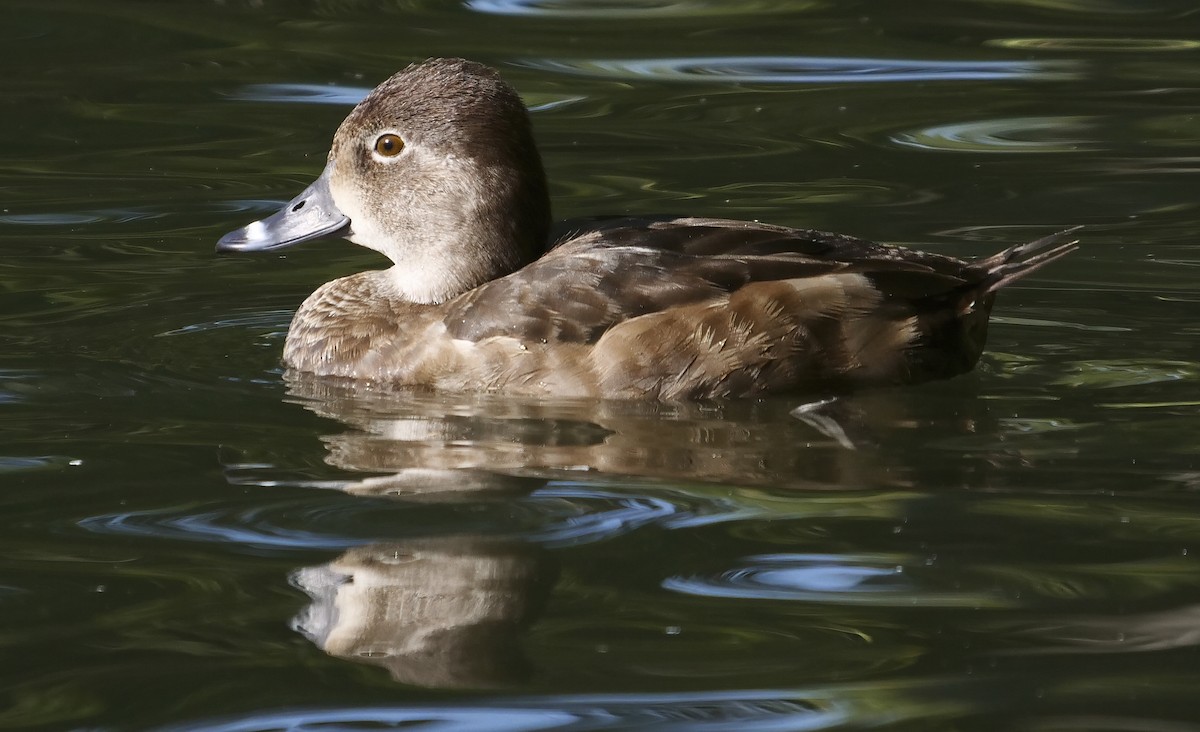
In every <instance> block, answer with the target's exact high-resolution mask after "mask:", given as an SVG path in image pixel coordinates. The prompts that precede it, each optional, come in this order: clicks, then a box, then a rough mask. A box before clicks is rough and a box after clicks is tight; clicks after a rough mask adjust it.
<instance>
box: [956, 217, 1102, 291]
mask: <svg viewBox="0 0 1200 732" xmlns="http://www.w3.org/2000/svg"><path fill="white" fill-rule="evenodd" d="M1082 228H1083V227H1082V226H1072V227H1071V228H1069V229H1063V230H1062V231H1059V232H1057V233H1054V234H1051V235H1050V236H1045V237H1042V238H1041V239H1038V240H1036V241H1031V242H1029V243H1027V244H1018V245H1016V246H1015V247H1009V248H1008V249H1005V250H1004V251H1002V252H998V253H996V254H993V255H992V256H990V257H987V258H986V259H980V260H978V261H976V262H972V263H971V269H974V270H976V271H977V272H979V273H980V275H981V276H980V279H979V282H978V284H977V285H976V287H975V291H976V292H977V293H983V294H988V293H992V292H995V291H996V290H999V289H1000V288H1001V287H1004V286H1005V285H1007V284H1009V283H1011V282H1015V281H1017V280H1019V279H1021V278H1022V277H1024V276H1025V275H1027V274H1030V273H1032V272H1036V271H1037V270H1039V269H1041V268H1042V267H1044V266H1045V265H1047V264H1049V263H1050V262H1053V261H1054V260H1056V259H1058V258H1060V257H1065V256H1066V255H1068V254H1070V253H1071V252H1073V251H1075V250H1076V249H1078V248H1079V240H1078V239H1070V240H1066V238H1067V237H1068V236H1070V235H1071V234H1074V233H1075V232H1076V231H1079V230H1080V229H1082Z"/></svg>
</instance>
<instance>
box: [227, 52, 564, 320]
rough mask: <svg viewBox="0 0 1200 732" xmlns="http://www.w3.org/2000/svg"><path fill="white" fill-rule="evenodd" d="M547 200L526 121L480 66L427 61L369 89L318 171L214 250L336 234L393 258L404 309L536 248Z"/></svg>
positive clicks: (504, 270)
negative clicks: (283, 202)
mask: <svg viewBox="0 0 1200 732" xmlns="http://www.w3.org/2000/svg"><path fill="white" fill-rule="evenodd" d="M549 228H550V202H549V194H548V191H547V187H546V176H545V173H544V172H543V169H542V161H541V158H540V157H539V155H538V152H537V148H536V147H535V145H534V141H533V131H532V128H531V125H530V122H529V115H528V113H527V112H526V110H525V106H524V104H522V102H521V99H520V97H519V96H518V95H517V93H516V91H515V90H514V89H513V88H512V87H511V86H509V85H508V84H507V83H506V82H505V81H504V80H503V79H501V78H500V76H499V75H498V74H497V73H496V72H495V71H493V70H492V69H489V68H488V67H486V66H483V65H481V64H477V63H473V62H470V61H464V60H462V59H431V60H429V61H425V62H424V63H420V64H414V65H412V66H409V67H408V68H406V69H404V70H403V71H401V72H399V73H398V74H396V75H395V76H392V77H391V78H390V79H388V80H387V81H385V82H383V83H382V84H380V85H379V86H378V87H376V88H375V90H374V91H372V92H371V93H370V94H369V95H368V96H367V97H366V98H365V99H363V100H362V102H360V103H359V104H358V106H356V107H355V108H354V110H353V111H352V112H350V115H349V116H348V117H346V119H345V121H344V122H342V124H341V126H339V127H338V129H337V132H336V133H335V134H334V138H333V145H332V146H331V148H330V150H329V158H328V161H327V163H326V165H325V170H324V172H322V173H321V175H320V176H319V177H318V178H317V180H316V181H315V182H314V183H313V184H312V185H310V186H309V187H308V188H306V189H305V190H304V191H303V192H302V193H301V194H300V195H299V196H297V197H296V198H294V199H292V200H291V201H289V202H288V203H287V205H285V206H284V207H283V208H282V209H280V210H279V211H278V212H277V213H275V214H273V215H271V216H269V217H267V218H265V219H262V220H261V221H255V222H253V223H251V224H249V225H247V226H245V227H243V228H241V229H238V230H236V231H232V232H230V233H228V234H226V235H225V236H223V237H222V238H221V240H220V241H219V242H218V243H217V251H219V252H248V251H268V250H273V249H281V248H283V247H288V246H292V245H293V244H299V243H300V242H303V241H309V240H312V239H320V238H327V237H344V238H346V239H349V240H350V241H352V242H354V243H355V244H359V245H361V246H365V247H368V248H370V249H374V250H376V251H379V252H381V253H383V254H384V255H386V256H387V257H388V258H389V259H391V260H392V262H393V266H392V268H391V269H389V270H387V281H388V282H389V283H390V286H391V287H392V289H393V294H394V295H395V296H396V297H398V298H400V299H403V300H406V301H410V302H424V303H434V302H442V301H444V300H447V299H449V298H451V297H454V296H455V295H458V294H461V293H463V292H466V291H467V290H470V289H472V288H474V287H477V286H478V285H480V284H482V283H484V282H487V281H489V280H492V279H495V278H497V277H501V276H503V275H506V274H509V273H510V272H513V271H515V270H517V269H519V268H521V267H522V266H524V265H525V264H528V263H529V262H531V261H533V260H534V259H536V258H537V257H538V256H539V255H540V254H541V253H542V251H543V250H544V248H545V245H546V238H547V236H548V233H549Z"/></svg>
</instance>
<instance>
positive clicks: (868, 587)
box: [662, 554, 1002, 607]
mask: <svg viewBox="0 0 1200 732" xmlns="http://www.w3.org/2000/svg"><path fill="white" fill-rule="evenodd" d="M662 586H663V587H664V588H665V589H668V590H674V591H676V592H681V593H684V594H687V595H701V596H705V597H723V598H737V599H756V600H803V601H819V602H837V603H844V604H860V605H905V606H910V605H921V606H933V607H961V606H968V607H979V606H987V607H995V606H997V605H998V603H1002V600H1001V599H1000V598H998V597H996V596H995V595H992V594H987V593H982V592H977V593H972V592H938V591H937V590H933V589H931V588H928V587H922V586H920V585H919V584H918V583H917V582H915V581H914V580H912V579H910V578H909V576H908V574H907V567H906V565H905V564H904V563H902V561H899V560H898V559H897V558H896V557H885V556H863V555H858V556H855V555H834V554H762V555H757V556H751V557H747V558H746V566H744V567H739V568H736V569H730V570H727V571H724V572H721V573H719V574H716V575H714V576H707V577H706V576H691V577H670V578H668V579H666V580H664V581H663V583H662Z"/></svg>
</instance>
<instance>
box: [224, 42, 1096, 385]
mask: <svg viewBox="0 0 1200 732" xmlns="http://www.w3.org/2000/svg"><path fill="white" fill-rule="evenodd" d="M564 231H565V233H562V234H552V233H551V232H552V219H551V210H550V195H549V188H548V185H547V180H546V174H545V171H544V168H543V165H542V159H541V157H540V154H539V152H538V149H537V146H536V144H535V141H534V135H533V127H532V124H531V121H530V116H529V112H528V110H527V109H526V107H525V105H524V104H523V102H522V101H521V98H520V96H519V95H518V93H517V91H516V90H515V89H514V88H513V87H512V86H511V85H510V84H509V83H508V82H506V81H505V80H504V79H503V78H501V76H500V74H499V73H498V72H497V71H496V70H495V69H492V68H490V67H488V66H486V65H484V64H481V63H477V62H473V61H469V60H464V59H460V58H434V59H429V60H426V61H423V62H418V63H414V64H412V65H410V66H408V67H407V68H405V69H403V70H401V71H400V72H398V73H396V74H395V75H393V76H392V77H390V78H389V79H387V80H386V81H384V82H383V83H381V84H380V85H379V86H378V87H376V88H375V89H374V90H373V91H371V92H370V94H368V95H367V96H366V97H365V98H364V99H363V100H362V101H361V102H360V103H359V104H358V105H357V106H355V107H354V109H353V110H352V111H351V112H350V114H349V115H348V116H347V117H346V119H345V121H343V122H342V123H341V125H340V126H339V127H338V128H337V130H336V132H335V134H334V136H333V142H332V145H331V147H330V150H329V155H328V159H327V162H326V165H325V168H324V171H323V172H322V173H321V174H320V175H319V176H318V177H317V179H316V180H315V181H314V182H313V183H312V185H310V186H309V187H308V188H306V189H305V190H304V191H303V192H301V193H300V195H298V196H296V197H295V198H294V199H292V200H291V201H289V202H288V203H287V204H286V205H284V206H283V207H282V208H281V209H280V210H279V211H278V212H276V213H274V214H272V215H270V216H268V217H266V218H264V219H262V220H259V221H255V222H253V223H250V224H248V225H246V226H244V227H242V228H240V229H237V230H235V231H231V232H229V233H228V234H226V235H225V236H223V237H221V239H220V240H219V242H218V243H217V251H218V252H224V253H230V252H264V251H275V250H278V249H282V248H284V247H290V246H293V245H296V244H299V243H301V242H305V241H310V240H315V239H322V238H339V237H340V238H344V239H347V240H349V241H350V242H352V243H354V244H358V245H360V246H364V247H367V248H369V249H373V250H375V251H377V252H379V253H381V254H383V255H384V256H385V257H387V258H388V259H389V260H391V262H392V266H391V267H388V268H386V269H381V270H372V271H366V272H360V273H357V274H353V275H350V276H347V277H341V278H339V279H335V280H333V281H330V282H328V283H326V284H324V285H322V286H321V287H319V288H318V289H317V290H316V291H315V292H313V293H312V294H311V295H310V296H309V297H308V298H307V299H306V300H305V301H304V302H303V304H302V305H300V307H299V309H298V310H297V311H296V313H295V315H294V317H293V318H292V321H291V325H290V326H289V329H288V334H287V339H286V341H285V344H284V349H283V362H284V365H285V366H286V367H287V368H288V369H290V370H294V371H295V372H299V373H304V374H306V375H311V376H316V377H330V378H340V379H350V380H354V381H356V382H364V383H367V384H378V385H381V386H389V387H412V388H423V389H432V390H439V391H450V392H480V391H486V392H497V393H501V394H511V395H518V396H524V397H563V398H601V399H657V400H666V401H671V400H695V399H714V398H725V397H750V396H758V395H766V394H772V393H782V392H802V391H805V390H810V391H824V392H836V391H841V390H847V389H856V388H860V387H871V386H881V385H898V384H914V383H919V382H924V381H928V380H932V379H944V378H949V377H952V376H956V375H958V374H962V373H964V372H966V371H969V370H971V369H972V368H974V366H975V364H976V362H977V361H978V360H979V357H980V354H981V353H982V351H983V348H984V344H985V341H986V337H987V327H988V319H989V316H990V313H991V309H992V305H993V302H994V300H995V296H996V292H997V291H998V290H1000V289H1001V288H1003V287H1005V286H1007V285H1009V284H1011V283H1013V282H1015V281H1017V280H1019V279H1021V278H1023V277H1026V276H1027V275H1029V274H1031V273H1033V272H1035V271H1037V270H1038V269H1040V268H1041V267H1043V266H1044V265H1046V264H1049V263H1050V262H1053V261H1055V260H1057V259H1059V258H1061V257H1063V256H1065V255H1067V254H1068V253H1070V252H1072V251H1074V250H1075V249H1076V248H1077V243H1078V242H1077V241H1076V240H1074V239H1071V238H1069V236H1068V235H1069V234H1070V233H1071V232H1073V231H1075V229H1068V230H1066V231H1060V232H1058V233H1055V234H1052V235H1050V236H1047V237H1044V238H1041V239H1038V240H1036V241H1033V242H1029V243H1023V244H1018V245H1016V246H1012V247H1010V248H1007V249H1004V250H1003V251H1000V252H998V253H996V254H993V255H991V256H987V257H983V258H979V259H975V260H973V261H963V260H961V259H957V258H954V257H949V256H944V255H939V254H934V253H929V252H923V251H919V250H916V249H912V248H905V247H901V246H895V245H888V244H879V243H874V242H870V241H866V240H863V239H858V238H855V237H852V236H846V235H842V234H835V233H829V232H823V231H815V230H809V229H798V228H789V227H784V226H775V225H771V224H766V223H759V222H757V221H739V220H729V219H722V218H703V217H672V216H654V217H629V216H607V217H602V216H598V217H595V218H592V219H588V220H584V221H582V222H571V223H569V224H568V225H567V226H566V228H565V230H564Z"/></svg>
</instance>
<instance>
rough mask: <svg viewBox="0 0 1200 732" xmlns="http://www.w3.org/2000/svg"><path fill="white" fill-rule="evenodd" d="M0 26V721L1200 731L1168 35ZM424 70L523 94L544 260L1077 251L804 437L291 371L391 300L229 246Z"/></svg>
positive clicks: (1152, 16)
mask: <svg viewBox="0 0 1200 732" xmlns="http://www.w3.org/2000/svg"><path fill="white" fill-rule="evenodd" d="M2 15H3V18H4V20H3V22H2V23H0V40H2V41H3V43H4V46H5V48H6V49H7V54H6V56H7V58H8V65H7V67H6V68H7V70H8V73H6V74H5V75H4V77H3V79H2V80H0V89H2V91H3V94H0V97H2V98H3V99H4V100H5V101H6V104H5V105H4V108H5V114H4V115H2V116H0V129H2V131H3V134H0V169H2V170H3V181H4V185H3V196H2V198H0V246H2V247H3V251H4V252H5V256H4V257H2V258H0V302H2V303H3V305H2V307H0V313H2V314H0V321H2V323H3V326H2V327H0V342H2V343H3V348H2V349H0V478H2V479H3V485H4V486H5V488H6V490H5V491H4V492H3V494H2V495H0V501H2V502H3V507H2V508H0V521H2V522H3V524H2V525H3V531H2V536H3V542H4V545H5V549H4V551H3V553H2V556H3V560H0V566H2V567H3V570H2V572H0V618H2V619H3V622H2V623H0V627H3V628H5V629H6V630H5V631H4V633H3V634H2V636H3V639H2V642H3V645H4V648H5V650H6V653H4V654H3V655H0V658H2V659H4V661H2V662H0V677H2V678H3V680H4V683H3V689H4V699H5V701H6V704H5V705H4V706H3V707H0V709H2V711H0V725H2V726H4V727H6V728H10V729H30V730H33V729H48V730H62V729H78V730H134V729H147V730H148V729H155V730H310V729H381V728H421V729H425V728H428V729H438V730H600V729H614V730H615V729H621V730H626V729H644V730H670V731H674V730H693V729H695V730H709V731H716V730H810V729H860V728H864V727H881V728H885V729H898V730H899V729H914V730H915V729H920V730H943V729H944V730H954V729H964V728H970V729H995V730H1008V729H1036V730H1068V729H1070V730H1078V729H1094V730H1151V729H1153V730H1185V729H1195V728H1197V727H1200V705H1198V704H1197V702H1196V701H1195V698H1196V697H1195V689H1196V687H1197V685H1198V684H1200V677H1198V676H1197V672H1196V670H1195V669H1196V668H1197V667H1198V664H1197V661H1198V660H1200V658H1198V654H1197V643H1198V639H1200V634H1198V632H1197V628H1198V627H1200V569H1198V568H1197V566H1196V561H1197V559H1196V557H1197V552H1200V506H1198V505H1197V502H1196V500H1195V495H1196V491H1197V489H1200V463H1198V461H1197V452H1198V450H1197V444H1200V388H1197V383H1198V376H1200V350H1198V349H1197V345H1196V344H1197V342H1198V338H1200V325H1197V323H1200V296H1198V295H1197V284H1196V283H1197V278H1198V276H1200V269H1198V267H1200V247H1198V245H1197V243H1196V242H1197V234H1198V231H1200V224H1198V223H1197V222H1198V221H1200V214H1198V211H1197V203H1196V201H1197V198H1198V194H1200V183H1198V181H1200V177H1198V176H1200V163H1198V161H1200V143H1198V142H1197V141H1198V140H1200V118H1198V117H1197V109H1198V108H1200V96H1198V94H1197V88H1198V87H1200V84H1198V82H1200V72H1198V71H1197V69H1198V68H1200V67H1198V66H1197V64H1196V58H1197V57H1196V53H1197V50H1198V49H1200V15H1198V14H1197V13H1196V12H1195V8H1194V7H1193V6H1192V5H1190V4H1188V3H1182V2H1170V1H1167V0H1156V1H1151V2H1131V1H1129V0H1078V1H1074V2H1037V1H1035V0H1023V1H1017V0H1011V1H999V0H998V1H996V2H965V1H963V2H949V1H934V0H924V1H922V2H917V3H906V4H895V3H877V2H865V1H864V2H848V3H826V2H811V1H810V2H803V1H799V2H784V1H783V0H779V1H768V0H762V1H759V2H746V3H736V4H731V3H723V2H722V3H718V2H707V1H705V0H689V1H685V2H667V1H665V0H661V1H655V0H646V1H645V2H640V1H639V2H628V3H625V2H621V3H617V2H594V1H584V2H569V1H567V0H535V1H530V0H508V1H496V2H492V1H488V2H483V1H479V2H464V3H440V2H424V1H421V0H416V1H414V2H379V1H371V0H348V1H345V2H318V1H316V0H312V1H310V2H285V1H283V0H256V1H254V2H251V1H250V0H244V1H237V0H228V1H226V2H207V3H206V2H196V3H158V2H149V1H142V0H118V1H117V2H106V3H94V2H83V1H82V0H74V1H72V0H55V1H52V2H25V1H22V0H18V1H16V2H10V3H8V4H6V6H5V9H4V11H3V13H2ZM452 54H453V55H464V56H469V57H471V58H475V59H478V60H481V61H484V62H487V63H490V64H492V65H495V66H497V67H498V68H500V69H501V70H502V72H503V73H504V74H505V76H506V77H507V78H509V79H510V80H511V81H512V82H513V83H514V84H515V85H516V86H517V87H518V89H519V90H520V91H521V93H522V94H523V96H524V97H525V99H526V101H527V102H528V103H529V105H530V106H531V108H532V109H533V117H534V123H535V126H536V128H537V133H538V136H539V141H540V143H541V145H542V149H543V152H544V154H545V157H546V165H547V169H548V172H549V174H550V176H551V178H552V187H553V193H554V196H555V201H554V203H555V208H556V213H557V215H558V216H560V217H562V218H568V217H572V216H585V215H592V214H599V213H635V214H638V213H679V214H696V215H718V216H727V217H740V218H755V219H760V220H767V221H771V222H775V223H780V224H786V225H795V226H806V227H814V228H824V229H831V230H838V231H844V232H846V233H851V234H855V235H858V236H863V237H867V238H873V239H879V240H884V241H888V242H894V243H900V244H905V245H913V246H920V247H923V248H928V249H932V250H936V251H940V252H944V253H949V254H954V255H958V256H964V257H970V256H976V255H982V254H989V253H991V252H993V251H995V250H997V249H999V248H1001V247H1003V246H1006V245H1009V244H1012V243H1015V242H1017V241H1020V240H1025V239H1030V238H1033V237H1036V236H1040V235H1043V234H1045V233H1048V232H1050V231H1054V230H1057V229H1062V228H1065V227H1067V226H1072V225H1077V224H1083V225H1085V227H1086V228H1085V229H1084V231H1083V232H1082V234H1081V237H1082V239H1083V246H1082V249H1081V250H1080V251H1079V252H1077V253H1076V254H1074V255H1072V257H1071V258H1070V259H1069V260H1067V261H1064V262H1062V263H1059V264H1056V265H1055V266H1053V267H1050V268H1047V269H1046V270H1044V271H1042V272H1039V273H1038V275H1037V276H1036V277H1033V278H1030V279H1028V280H1024V281H1022V282H1021V283H1020V285H1018V286H1016V287H1013V288H1011V289H1010V290H1006V291H1005V292H1004V293H1003V295H1002V296H1001V298H1000V300H999V304H998V307H997V315H996V318H995V319H994V325H993V327H992V330H991V337H990V350H989V353H988V354H987V355H986V356H985V357H984V360H983V362H982V363H981V365H980V367H979V368H978V369H977V370H976V371H975V372H974V373H972V374H970V375H966V376H963V377H961V378H958V379H955V380H952V381H949V382H943V383H936V384H927V385H923V386H920V387H914V388H908V389H893V390H881V391H874V392H870V393H864V394H858V395H854V396H851V397H847V398H845V399H842V400H840V401H839V402H837V403H835V404H833V405H831V406H829V407H826V408H823V409H822V410H821V411H820V412H819V413H818V415H817V416H819V417H820V419H811V418H810V419H808V420H801V419H797V418H796V416H794V410H795V408H796V407H797V406H799V405H800V404H801V403H802V402H804V401H805V399H804V398H802V397H773V398H769V399H761V400H743V401H732V402H722V403H705V404H688V405H657V404H619V403H615V404H614V403H591V402H578V401H553V400H549V401H514V400H510V399H504V398H501V397H497V396H444V395H442V396H439V395H430V394H411V393H407V394H406V393H387V392H380V391H379V390H377V389H376V390H366V389H362V388H354V387H352V386H348V385H337V384H328V383H322V382H319V381H313V380H308V379H300V378H292V377H288V376H286V375H285V374H284V373H283V371H282V369H281V368H280V364H279V353H280V350H281V348H282V344H283V337H284V333H285V332H286V328H287V324H288V322H289V319H290V317H291V313H292V312H293V311H294V309H295V308H296V307H297V305H298V304H299V303H300V302H301V301H302V299H303V298H304V297H305V296H306V295H307V294H308V293H309V292H311V291H312V290H313V289H314V288H315V287H316V286H317V285H319V284H320V283H322V282H324V281H326V280H328V279H332V278H333V277H336V276H341V275H345V274H349V273H351V272H354V271H358V270H361V269H365V268H369V267H378V266H381V262H380V261H379V259H378V258H377V256H376V255H374V254H373V253H371V252H368V251H366V250H361V249H357V248H355V247H353V246H351V245H349V244H347V243H345V242H324V243H317V244H312V245H310V246H307V247H305V248H301V249H296V250H288V251H287V252H285V253H281V254H279V255H270V256H261V257H216V256H215V255H214V254H213V251H212V248H213V244H214V242H215V240H216V238H217V237H218V236H219V235H220V234H222V233H224V232H225V231H227V230H229V229H231V228H234V227H236V226H239V225H241V224H243V223H245V222H246V221H249V220H251V219H253V218H257V217H259V216H261V215H263V214H265V213H267V212H269V211H272V210H273V209H274V208H275V207H277V206H278V205H279V204H280V203H281V202H282V201H285V200H287V199H289V198H290V197H291V196H292V195H294V194H295V193H296V192H298V191H299V190H300V189H301V188H302V187H303V186H304V185H305V184H306V183H307V182H308V181H309V180H311V179H312V178H313V177H314V176H315V175H316V174H317V173H318V172H319V171H320V169H321V167H322V164H323V160H324V155H325V151H326V150H327V147H328V142H329V137H330V135H331V133H332V130H333V129H334V127H335V126H336V124H337V123H338V122H339V121H340V119H341V118H342V116H343V115H344V114H345V113H346V111H348V109H349V107H350V106H351V105H352V104H353V103H354V102H355V101H356V100H357V99H358V98H360V97H361V96H362V95H364V94H365V93H366V92H367V91H368V90H369V89H370V88H371V87H372V86H373V85H374V84H376V83H377V82H378V81H380V80H382V79H383V78H385V77H387V76H388V75H389V74H391V73H393V72H394V71H396V70H397V69H399V68H401V67H402V66H403V65H405V64H407V63H409V62H410V61H413V60H418V59H421V58H425V57H427V56H431V55H452ZM831 425H832V427H831Z"/></svg>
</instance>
